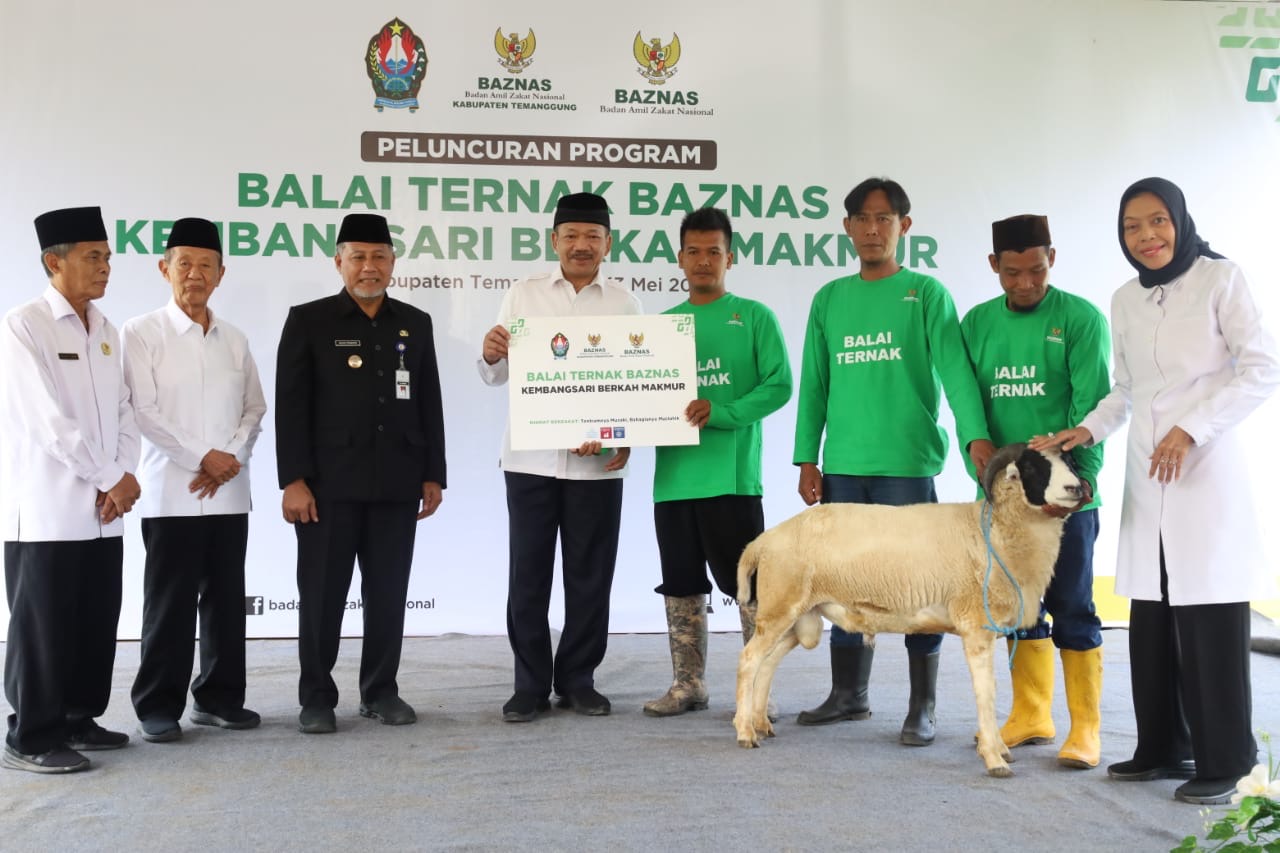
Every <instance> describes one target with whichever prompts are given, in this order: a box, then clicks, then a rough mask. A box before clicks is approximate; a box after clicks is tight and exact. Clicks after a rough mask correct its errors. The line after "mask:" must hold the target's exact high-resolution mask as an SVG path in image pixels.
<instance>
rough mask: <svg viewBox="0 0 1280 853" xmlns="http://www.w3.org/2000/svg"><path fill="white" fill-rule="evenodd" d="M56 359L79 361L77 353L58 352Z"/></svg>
mask: <svg viewBox="0 0 1280 853" xmlns="http://www.w3.org/2000/svg"><path fill="white" fill-rule="evenodd" d="M58 359H59V360H61V361H79V360H80V353H78V352H60V353H58Z"/></svg>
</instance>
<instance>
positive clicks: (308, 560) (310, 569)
mask: <svg viewBox="0 0 1280 853" xmlns="http://www.w3.org/2000/svg"><path fill="white" fill-rule="evenodd" d="M418 508H419V503H418V502H416V501H386V502H368V501H325V500H318V501H317V502H316V513H317V515H319V516H320V520H319V521H315V522H311V523H310V524H294V526H293V527H294V531H295V532H296V533H297V536H298V608H299V609H298V659H299V662H300V663H301V666H302V674H301V676H300V678H299V679H298V702H299V704H301V705H302V706H303V707H304V708H333V707H336V706H337V704H338V686H337V685H336V684H335V683H334V681H333V676H332V674H331V673H332V672H333V665H334V663H335V662H336V661H337V660H338V641H339V639H340V635H341V632H342V615H343V613H344V612H345V611H346V608H347V592H348V590H349V589H350V588H351V575H352V573H353V572H354V571H355V561H356V560H357V559H359V561H360V601H361V607H362V610H363V613H364V645H363V648H362V651H361V655H360V701H361V702H375V701H377V700H379V699H386V698H390V697H392V696H397V695H399V692H400V688H399V685H397V684H396V673H397V672H398V671H399V669H400V651H401V647H402V646H403V644H404V604H405V600H406V599H407V598H408V595H409V569H410V567H411V565H412V563H413V539H414V535H415V533H416V532H417V529H418V517H417V516H418Z"/></svg>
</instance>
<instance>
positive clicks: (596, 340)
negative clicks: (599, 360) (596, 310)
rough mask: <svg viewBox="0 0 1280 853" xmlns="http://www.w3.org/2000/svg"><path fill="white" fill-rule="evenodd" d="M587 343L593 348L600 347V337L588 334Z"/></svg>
mask: <svg viewBox="0 0 1280 853" xmlns="http://www.w3.org/2000/svg"><path fill="white" fill-rule="evenodd" d="M587 343H589V344H591V345H592V346H593V347H598V346H600V336H599V335H593V334H590V333H588V334H587Z"/></svg>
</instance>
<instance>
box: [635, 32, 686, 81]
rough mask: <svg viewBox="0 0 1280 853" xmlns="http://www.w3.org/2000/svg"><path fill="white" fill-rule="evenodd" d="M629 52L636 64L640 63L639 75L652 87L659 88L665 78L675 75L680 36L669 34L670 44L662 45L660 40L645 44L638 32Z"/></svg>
mask: <svg viewBox="0 0 1280 853" xmlns="http://www.w3.org/2000/svg"><path fill="white" fill-rule="evenodd" d="M631 52H632V54H634V55H635V58H636V62H638V63H640V68H639V74H640V76H641V77H643V78H644V79H646V80H648V81H649V83H650V84H651V85H653V86H661V85H662V84H663V83H665V82H667V78H668V77H670V76H671V75H672V74H675V73H676V70H675V64H676V63H677V62H679V61H680V36H678V35H676V34H675V33H672V34H671V42H670V43H669V44H667V45H665V46H664V45H663V44H662V39H660V38H651V39H649V43H648V44H645V43H644V39H643V38H641V36H640V33H639V31H637V32H636V40H635V42H634V43H632V45H631Z"/></svg>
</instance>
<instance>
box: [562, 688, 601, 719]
mask: <svg viewBox="0 0 1280 853" xmlns="http://www.w3.org/2000/svg"><path fill="white" fill-rule="evenodd" d="M556 707H558V708H572V709H573V710H574V711H575V712H576V713H579V714H582V715H584V716H587V717H604V716H608V714H609V712H610V711H612V710H613V706H611V705H610V704H609V700H608V699H606V698H605V697H604V696H602V695H601V694H599V693H597V692H596V689H595V688H594V687H582V688H579V689H578V690H570V691H569V695H568V696H561V697H560V701H559V702H557V703H556Z"/></svg>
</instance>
